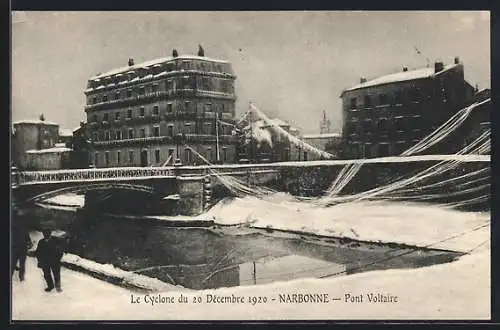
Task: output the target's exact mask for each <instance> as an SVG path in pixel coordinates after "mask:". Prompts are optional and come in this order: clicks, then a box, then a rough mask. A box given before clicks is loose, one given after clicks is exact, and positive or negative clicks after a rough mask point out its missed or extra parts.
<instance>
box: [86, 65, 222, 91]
mask: <svg viewBox="0 0 500 330" xmlns="http://www.w3.org/2000/svg"><path fill="white" fill-rule="evenodd" d="M189 70H197V71H204V72H217V73H229V74H230V73H231V72H232V70H231V67H230V65H229V64H227V63H214V62H206V61H193V60H182V62H181V61H175V62H168V63H161V64H156V65H154V66H153V67H151V68H138V69H135V70H131V71H128V72H126V73H123V74H117V75H114V76H108V77H105V78H102V79H96V80H91V81H89V87H90V88H95V87H97V86H99V85H100V84H101V83H102V81H104V83H105V84H117V83H120V82H124V81H131V80H133V79H134V78H136V77H139V78H144V77H146V76H147V75H150V74H151V75H159V74H160V73H163V72H172V71H189Z"/></svg>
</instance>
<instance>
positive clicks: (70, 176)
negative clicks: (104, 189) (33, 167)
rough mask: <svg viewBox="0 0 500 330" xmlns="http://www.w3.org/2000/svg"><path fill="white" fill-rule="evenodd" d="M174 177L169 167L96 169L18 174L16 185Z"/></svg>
mask: <svg viewBox="0 0 500 330" xmlns="http://www.w3.org/2000/svg"><path fill="white" fill-rule="evenodd" d="M150 177H151V178H153V177H154V178H157V177H175V173H174V170H173V168H171V167H161V168H158V167H156V168H155V167H146V168H144V167H140V168H136V167H128V168H127V167H121V168H96V169H76V170H58V171H33V172H18V173H17V177H16V181H17V184H18V185H22V184H34V183H45V182H75V181H76V182H79V181H106V180H110V179H127V180H130V179H137V178H150Z"/></svg>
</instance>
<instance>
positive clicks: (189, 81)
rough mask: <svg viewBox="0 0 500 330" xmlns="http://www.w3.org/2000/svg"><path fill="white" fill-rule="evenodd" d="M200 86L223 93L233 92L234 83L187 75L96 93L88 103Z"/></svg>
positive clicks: (226, 80) (200, 87)
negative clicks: (160, 81) (161, 82)
mask: <svg viewBox="0 0 500 330" xmlns="http://www.w3.org/2000/svg"><path fill="white" fill-rule="evenodd" d="M194 88H199V89H203V90H210V91H212V90H213V91H216V92H222V93H228V94H229V93H233V92H234V89H233V84H232V81H231V80H228V79H217V78H212V77H201V78H200V80H199V81H198V82H197V80H196V77H194V76H186V77H182V78H180V79H168V80H166V81H165V83H163V84H161V87H160V83H159V82H154V83H152V84H145V85H142V86H139V87H133V88H128V89H123V90H121V91H115V92H114V93H108V94H102V95H95V96H92V97H89V98H88V100H87V103H88V104H96V103H101V102H108V101H110V100H120V99H127V98H131V97H136V96H142V95H146V94H149V93H156V92H159V91H175V90H177V89H194Z"/></svg>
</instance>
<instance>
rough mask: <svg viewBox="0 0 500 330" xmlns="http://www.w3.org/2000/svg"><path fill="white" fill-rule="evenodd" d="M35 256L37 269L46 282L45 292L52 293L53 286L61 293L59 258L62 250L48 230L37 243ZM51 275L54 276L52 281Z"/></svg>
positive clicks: (45, 230)
mask: <svg viewBox="0 0 500 330" xmlns="http://www.w3.org/2000/svg"><path fill="white" fill-rule="evenodd" d="M35 254H36V257H37V259H38V267H39V268H41V269H42V270H43V277H44V278H45V282H47V288H45V291H46V292H50V291H52V290H53V289H54V284H55V288H56V290H57V292H61V291H62V289H61V258H62V256H63V250H62V247H61V246H60V243H59V242H57V240H56V238H55V237H53V236H52V231H51V230H50V229H44V230H43V238H42V239H41V240H40V241H39V242H38V246H37V248H36V253H35ZM52 275H53V276H54V278H53V279H52Z"/></svg>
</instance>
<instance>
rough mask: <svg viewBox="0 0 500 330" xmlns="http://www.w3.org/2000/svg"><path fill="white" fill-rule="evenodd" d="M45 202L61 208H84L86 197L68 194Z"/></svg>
mask: <svg viewBox="0 0 500 330" xmlns="http://www.w3.org/2000/svg"><path fill="white" fill-rule="evenodd" d="M45 202H46V203H50V204H55V205H59V206H68V207H83V206H84V205H85V195H77V194H73V193H66V194H61V195H57V196H54V197H51V198H49V199H47V200H46V201H45Z"/></svg>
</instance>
